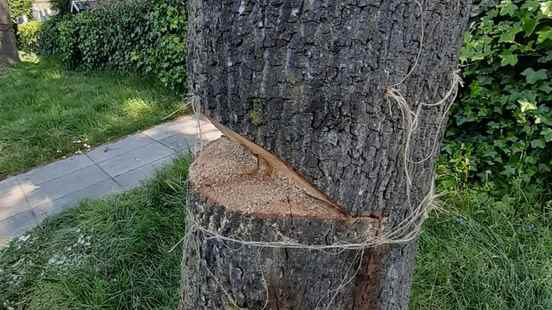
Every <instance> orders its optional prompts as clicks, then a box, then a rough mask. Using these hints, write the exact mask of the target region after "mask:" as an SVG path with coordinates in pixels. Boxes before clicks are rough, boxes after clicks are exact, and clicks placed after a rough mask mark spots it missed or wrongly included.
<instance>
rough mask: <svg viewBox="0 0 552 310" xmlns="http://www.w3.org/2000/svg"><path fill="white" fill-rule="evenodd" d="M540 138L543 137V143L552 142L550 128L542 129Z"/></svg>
mask: <svg viewBox="0 0 552 310" xmlns="http://www.w3.org/2000/svg"><path fill="white" fill-rule="evenodd" d="M540 134H541V136H543V137H544V141H546V142H551V141H552V128H544V129H543V130H541V133H540Z"/></svg>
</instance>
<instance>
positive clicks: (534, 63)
mask: <svg viewBox="0 0 552 310" xmlns="http://www.w3.org/2000/svg"><path fill="white" fill-rule="evenodd" d="M479 10H480V13H479V15H478V16H477V17H476V18H475V21H474V22H473V23H472V25H471V28H470V31H469V32H467V33H466V34H465V40H464V48H463V50H462V53H461V61H462V63H463V65H464V66H465V68H464V75H465V80H466V82H467V84H466V85H467V87H466V88H465V90H464V93H463V95H462V98H461V101H460V104H459V105H457V107H456V111H454V112H453V116H452V118H451V123H450V126H449V131H448V133H447V137H446V144H445V146H444V151H445V154H446V155H447V157H448V159H449V160H450V161H451V162H452V163H453V164H454V165H455V167H456V168H457V169H458V170H460V171H463V172H464V173H465V174H466V176H474V175H477V176H479V177H482V178H489V177H492V178H493V179H502V178H501V176H502V177H508V178H511V177H515V178H521V179H523V180H524V181H525V182H530V181H533V180H536V179H537V178H540V179H543V178H544V177H549V176H550V171H551V168H552V80H551V79H550V77H551V73H552V72H550V71H549V68H550V67H551V65H552V1H539V0H502V1H493V0H487V1H480V3H479Z"/></svg>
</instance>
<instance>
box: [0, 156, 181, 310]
mask: <svg viewBox="0 0 552 310" xmlns="http://www.w3.org/2000/svg"><path fill="white" fill-rule="evenodd" d="M187 167H188V164H187V160H185V159H180V160H177V161H176V162H175V164H174V165H173V166H172V167H168V168H167V169H165V170H163V171H161V172H160V173H159V174H158V175H157V176H156V177H155V178H154V179H152V180H151V181H149V183H147V184H146V185H145V186H144V187H142V188H138V189H135V190H132V191H130V192H127V193H123V194H119V195H117V196H113V197H110V198H107V199H104V200H97V201H85V202H83V203H82V204H81V206H80V207H79V208H78V209H74V210H70V211H68V212H65V213H63V214H62V215H61V216H59V217H57V218H55V219H53V220H51V221H49V222H48V223H46V224H45V225H42V226H41V227H38V228H37V229H35V230H34V231H33V232H32V233H30V234H28V235H26V236H23V237H21V238H19V239H17V240H15V241H14V242H12V244H11V246H10V247H9V248H7V249H5V250H3V251H1V252H0V309H6V308H7V307H12V308H14V309H45V310H51V309H171V310H173V309H176V306H177V304H178V298H179V295H178V291H179V287H180V284H179V281H180V261H181V258H182V250H181V249H180V248H178V247H177V248H176V249H175V250H174V251H172V252H170V250H171V248H173V246H175V245H176V244H178V242H179V240H180V239H181V237H182V236H183V234H184V214H183V212H184V209H183V208H184V197H185V186H184V184H185V182H184V180H185V179H186V173H187ZM4 303H5V304H4ZM3 304H4V305H3ZM3 307H4V308H3Z"/></svg>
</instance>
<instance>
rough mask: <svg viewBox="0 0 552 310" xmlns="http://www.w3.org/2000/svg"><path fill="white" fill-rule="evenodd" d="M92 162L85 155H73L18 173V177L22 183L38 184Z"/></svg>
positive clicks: (89, 164) (90, 164)
mask: <svg viewBox="0 0 552 310" xmlns="http://www.w3.org/2000/svg"><path fill="white" fill-rule="evenodd" d="M93 164H94V163H93V162H92V161H91V160H90V158H88V157H87V156H85V155H75V156H71V157H69V158H66V159H62V160H59V161H56V162H53V163H51V164H49V165H46V166H42V167H39V168H35V169H33V170H31V171H29V172H27V173H23V174H20V175H19V176H18V178H19V180H20V181H21V182H23V183H32V184H35V185H38V184H42V183H44V182H46V181H49V180H52V179H55V178H59V177H61V176H64V175H68V174H70V173H72V172H74V171H77V170H79V169H82V168H85V167H88V166H92V165H93Z"/></svg>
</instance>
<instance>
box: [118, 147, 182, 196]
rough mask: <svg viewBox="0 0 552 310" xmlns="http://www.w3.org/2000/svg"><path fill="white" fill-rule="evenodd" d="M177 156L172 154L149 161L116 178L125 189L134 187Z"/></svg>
mask: <svg viewBox="0 0 552 310" xmlns="http://www.w3.org/2000/svg"><path fill="white" fill-rule="evenodd" d="M175 157H176V156H175V155H170V156H167V157H165V158H162V159H160V160H157V161H155V162H152V163H148V164H146V165H144V166H142V167H139V168H136V169H134V170H130V171H128V172H126V173H123V174H121V175H119V176H117V177H115V180H116V181H117V183H119V184H120V185H121V186H122V187H123V188H124V189H125V190H127V189H131V188H134V187H136V186H140V185H142V183H143V182H144V181H145V180H147V179H148V178H150V177H151V176H152V175H153V174H154V173H155V171H156V170H158V169H160V168H162V167H163V166H165V165H167V164H169V163H170V162H171V161H172V160H173V159H174V158H175Z"/></svg>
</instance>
